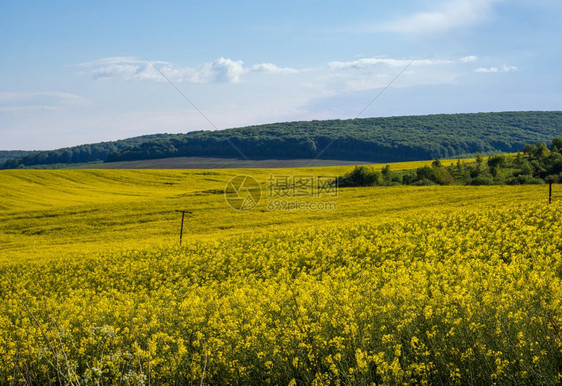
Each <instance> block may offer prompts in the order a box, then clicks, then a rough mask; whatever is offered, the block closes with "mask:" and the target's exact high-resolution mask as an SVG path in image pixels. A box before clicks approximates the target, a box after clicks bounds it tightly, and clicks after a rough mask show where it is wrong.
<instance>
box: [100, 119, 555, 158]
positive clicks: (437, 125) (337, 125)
mask: <svg viewBox="0 0 562 386" xmlns="http://www.w3.org/2000/svg"><path fill="white" fill-rule="evenodd" d="M560 134H562V112H506V113H478V114H439V115H426V116H406V117H390V118H366V119H356V120H329V121H311V122H286V123H276V124H269V125H260V126H250V127H245V128H239V129H229V130H223V131H219V132H203V133H200V134H198V135H192V136H178V137H173V138H170V139H168V140H162V141H151V142H147V143H144V144H142V145H140V146H137V147H133V148H128V149H123V150H120V151H117V152H115V153H113V154H111V155H110V156H109V157H108V161H110V162H111V161H130V160H137V159H150V158H159V157H161V158H164V157H174V156H211V155H214V156H228V157H236V156H240V154H239V152H238V151H237V150H236V149H235V148H234V146H232V144H234V145H235V146H236V147H237V148H238V149H239V150H240V151H241V152H242V153H243V154H244V155H246V156H247V157H249V158H274V157H278V158H316V157H318V158H324V159H341V160H357V161H359V160H363V161H371V162H398V161H413V160H420V159H432V158H450V157H457V156H463V155H467V154H474V153H477V152H480V153H484V154H491V153H497V152H516V151H520V150H523V146H525V144H528V143H534V142H539V141H548V140H550V139H552V138H554V137H556V136H558V135H560Z"/></svg>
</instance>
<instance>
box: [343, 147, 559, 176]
mask: <svg viewBox="0 0 562 386" xmlns="http://www.w3.org/2000/svg"><path fill="white" fill-rule="evenodd" d="M561 181H562V137H558V138H555V139H554V140H552V143H551V145H550V148H549V147H548V146H547V144H546V143H544V142H539V143H537V144H536V145H526V146H525V147H524V152H523V154H521V153H517V155H516V156H512V157H509V156H505V155H501V154H500V155H493V156H490V157H488V159H487V160H484V159H483V158H482V157H481V156H480V154H478V157H477V158H476V162H475V163H473V164H465V163H464V162H462V161H461V160H460V159H459V160H458V161H457V163H456V164H451V165H449V166H447V165H443V164H442V163H441V161H439V159H436V160H435V161H433V163H432V165H431V166H424V167H421V168H418V169H417V170H416V171H414V172H411V171H407V172H405V171H402V172H394V171H392V170H390V165H386V166H384V167H383V168H382V169H381V170H380V171H377V170H375V169H374V168H373V167H369V166H356V167H355V169H354V170H353V171H351V172H349V173H347V174H346V175H344V176H342V177H340V178H339V179H338V184H339V185H340V186H342V187H351V186H377V185H382V186H389V185H400V184H403V185H435V184H438V185H451V184H457V185H499V184H509V185H520V184H543V183H545V182H555V183H556V182H561Z"/></svg>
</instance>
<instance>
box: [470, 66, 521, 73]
mask: <svg viewBox="0 0 562 386" xmlns="http://www.w3.org/2000/svg"><path fill="white" fill-rule="evenodd" d="M517 70H518V68H517V66H501V67H479V68H477V69H476V70H474V72H485V73H486V72H492V73H494V72H510V71H517Z"/></svg>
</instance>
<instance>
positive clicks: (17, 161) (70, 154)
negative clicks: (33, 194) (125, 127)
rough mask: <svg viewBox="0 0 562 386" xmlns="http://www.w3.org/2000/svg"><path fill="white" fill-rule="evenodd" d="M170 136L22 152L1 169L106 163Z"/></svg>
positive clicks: (153, 136) (11, 158)
mask: <svg viewBox="0 0 562 386" xmlns="http://www.w3.org/2000/svg"><path fill="white" fill-rule="evenodd" d="M170 136H171V134H151V135H143V136H139V137H133V138H128V139H122V140H118V141H110V142H100V143H94V144H87V145H80V146H73V147H66V148H62V149H57V150H48V151H30V152H22V154H20V156H19V157H17V158H14V157H9V158H7V159H6V160H3V161H4V163H2V162H1V161H2V160H0V169H14V168H17V167H25V166H32V165H53V164H73V163H86V162H94V161H105V160H106V159H107V156H108V155H109V154H111V153H112V152H115V151H118V150H120V149H125V148H128V147H131V146H137V145H139V144H141V143H145V142H147V141H152V140H157V139H164V138H168V137H170ZM2 153H4V152H0V156H1V155H2ZM5 153H7V154H14V153H17V152H12V151H6V152H5Z"/></svg>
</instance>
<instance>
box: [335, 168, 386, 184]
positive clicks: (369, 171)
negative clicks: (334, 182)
mask: <svg viewBox="0 0 562 386" xmlns="http://www.w3.org/2000/svg"><path fill="white" fill-rule="evenodd" d="M381 182H382V175H381V173H379V172H377V171H375V170H373V168H371V167H369V166H356V167H355V169H353V171H352V172H349V173H347V174H346V175H344V176H343V177H342V178H341V179H340V180H339V181H338V183H339V186H342V187H352V186H374V185H380V184H381Z"/></svg>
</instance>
